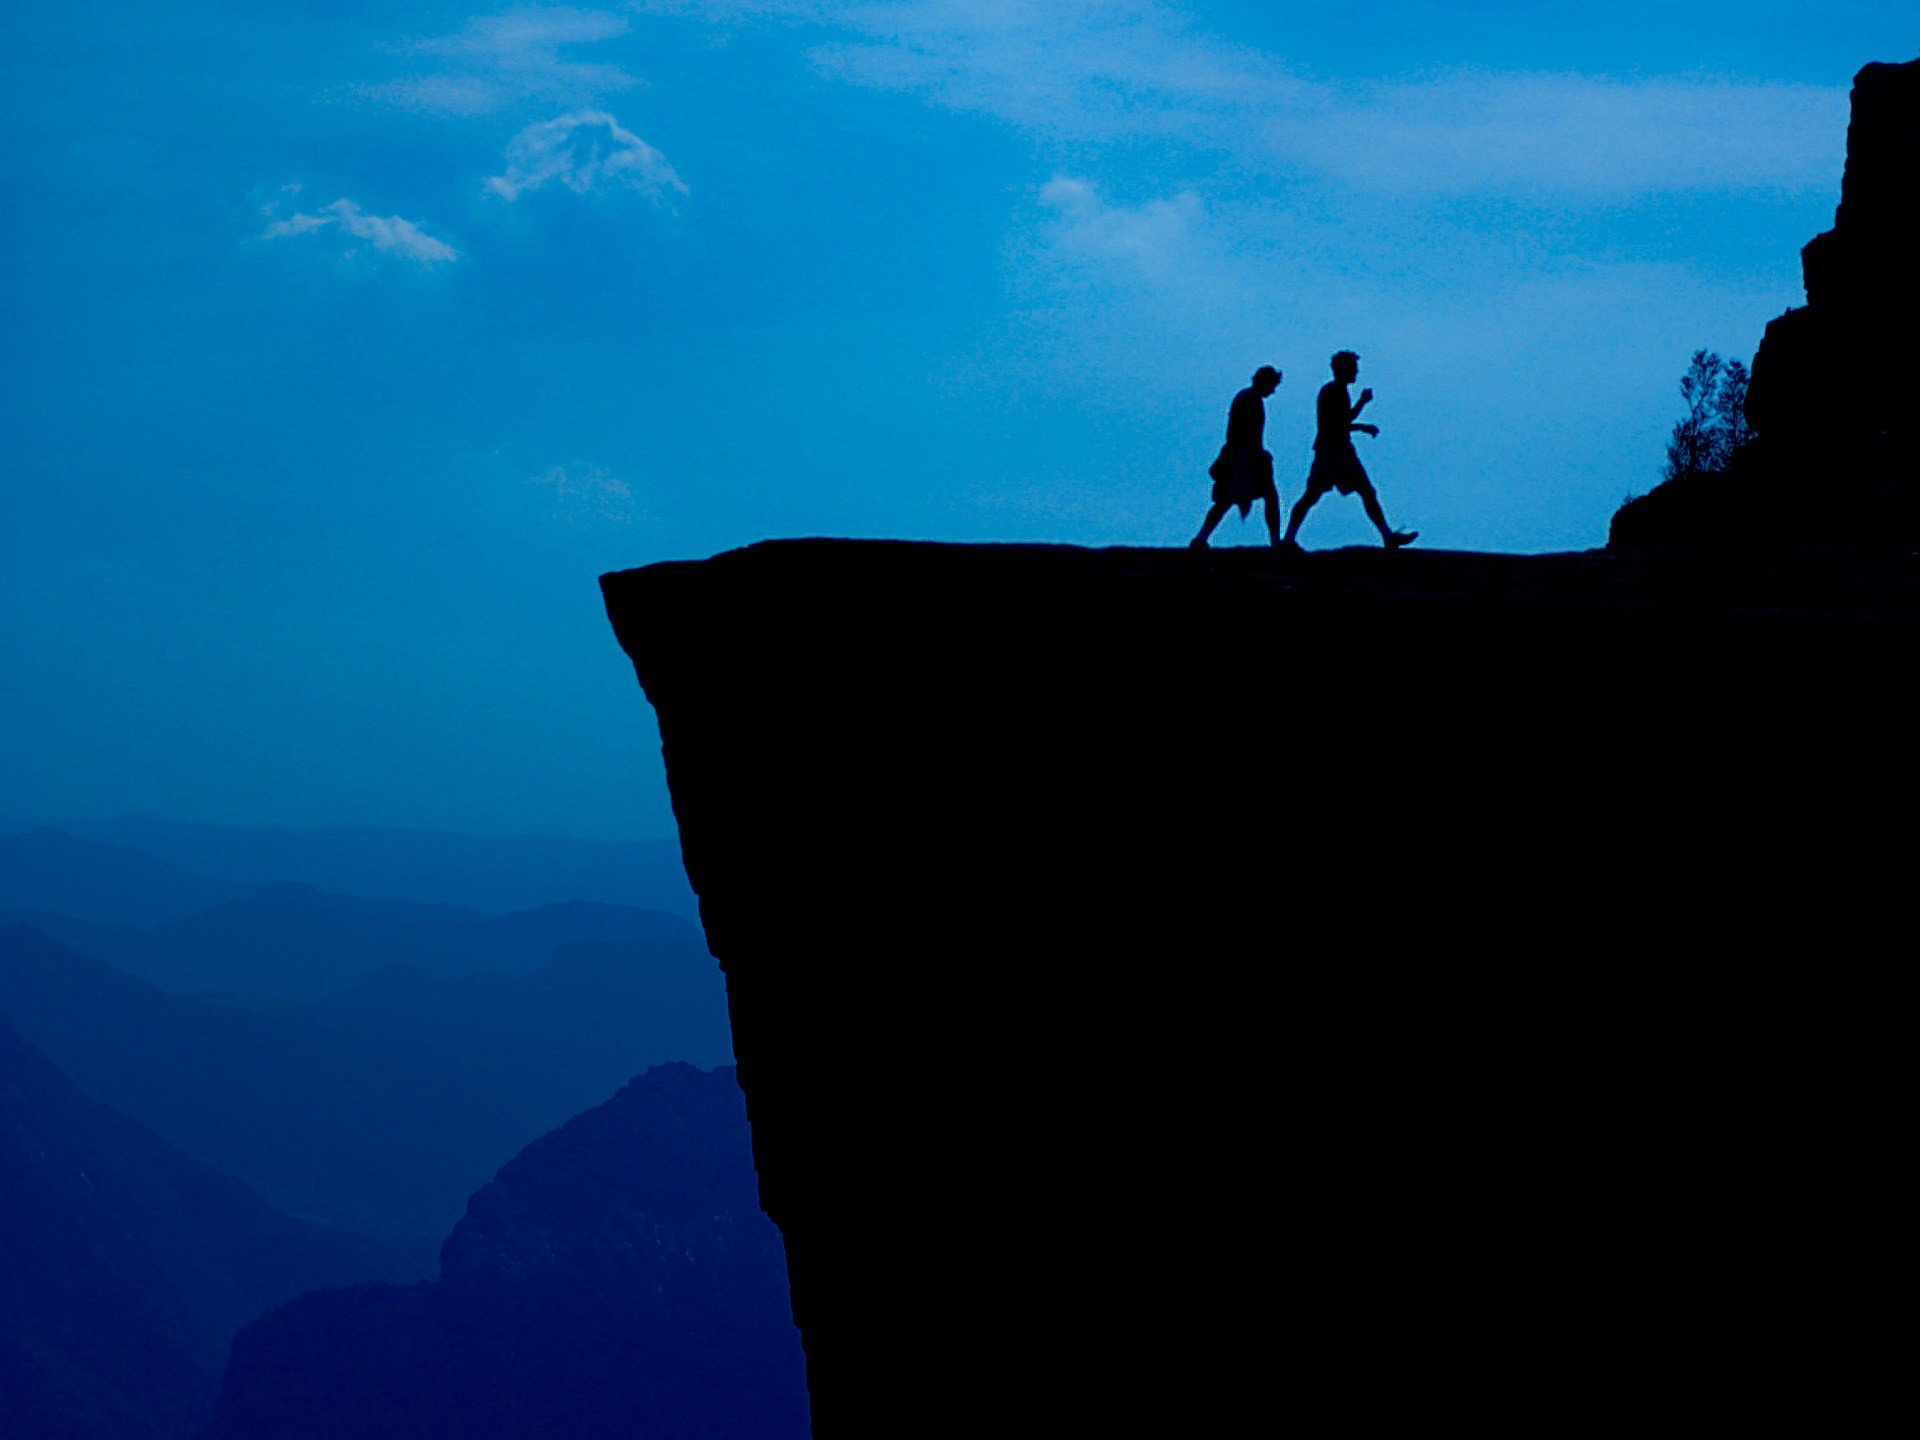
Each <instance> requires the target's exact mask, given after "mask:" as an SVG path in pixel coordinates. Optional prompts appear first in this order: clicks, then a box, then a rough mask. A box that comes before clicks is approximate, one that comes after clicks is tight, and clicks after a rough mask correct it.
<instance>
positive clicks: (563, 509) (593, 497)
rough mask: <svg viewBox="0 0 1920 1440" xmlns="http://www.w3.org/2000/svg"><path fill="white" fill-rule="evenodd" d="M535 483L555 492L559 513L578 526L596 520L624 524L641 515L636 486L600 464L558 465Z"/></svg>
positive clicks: (535, 480) (534, 481)
mask: <svg viewBox="0 0 1920 1440" xmlns="http://www.w3.org/2000/svg"><path fill="white" fill-rule="evenodd" d="M533 483H534V484H536V485H540V486H544V487H545V488H546V489H548V490H550V491H552V492H553V497H554V500H555V502H556V503H557V505H558V509H557V510H556V512H555V513H556V514H557V515H559V516H560V517H561V518H564V519H567V520H571V521H573V522H575V523H580V522H583V521H585V520H590V519H592V520H611V521H613V522H615V523H617V524H622V525H624V524H626V523H627V522H628V521H630V520H632V519H634V518H635V515H636V514H637V511H636V508H635V506H636V501H635V498H634V493H633V487H632V486H631V485H629V484H627V482H626V481H624V480H621V479H619V478H618V477H616V476H614V475H613V474H611V473H609V472H608V471H607V470H605V469H603V468H602V467H600V466H598V465H556V466H554V467H553V468H552V469H551V470H548V471H546V472H544V473H543V474H539V475H536V476H534V477H533Z"/></svg>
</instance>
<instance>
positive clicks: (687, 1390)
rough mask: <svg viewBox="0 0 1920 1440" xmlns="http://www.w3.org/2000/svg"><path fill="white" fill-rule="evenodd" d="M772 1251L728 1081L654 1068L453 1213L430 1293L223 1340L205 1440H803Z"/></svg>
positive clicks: (380, 1299)
mask: <svg viewBox="0 0 1920 1440" xmlns="http://www.w3.org/2000/svg"><path fill="white" fill-rule="evenodd" d="M807 1433H808V1428H807V1394H806V1385H805V1376H804V1368H803V1364H802V1357H801V1351H800V1343H799V1332H798V1331H797V1330H795V1329H794V1327H793V1323H792V1320H791V1318H790V1316H789V1313H788V1301H787V1285H786V1266H785V1259H784V1255H783V1252H782V1249H781V1243H780V1237H779V1234H778V1232H777V1231H775V1229H774V1227H773V1224H772V1222H770V1221H769V1220H768V1219H767V1218H766V1216H765V1215H763V1214H762V1213H761V1211H760V1205H759V1199H758V1194H757V1190H756V1185H755V1179H754V1172H753V1163H752V1158H751V1155H750V1153H749V1140H748V1131H747V1118H746V1107H745V1102H744V1100H743V1099H742V1097H741V1094H740V1090H739V1086H738V1085H737V1083H736V1082H735V1079H734V1073H733V1070H732V1068H731V1067H726V1068H723V1069H718V1070H714V1071H712V1072H703V1071H701V1070H698V1069H696V1068H694V1067H693V1066H689V1065H678V1064H675V1065H663V1066H659V1067H657V1068H655V1069H653V1070H651V1071H649V1072H647V1073H646V1074H645V1075H643V1076H641V1077H639V1078H638V1079H635V1080H633V1081H632V1082H631V1083H630V1084H628V1085H626V1086H625V1087H623V1088H622V1089H621V1090H620V1091H619V1092H618V1093H617V1094H616V1095H614V1096H613V1098H612V1099H610V1100H608V1101H606V1102H605V1103H604V1104H601V1105H599V1106H596V1107H595V1108H593V1109H591V1110H588V1111H586V1112H585V1113H584V1114H581V1115H578V1116H576V1117H575V1118H574V1119H572V1120H570V1121H568V1122H567V1123H566V1124H565V1125H563V1126H561V1127H560V1128H559V1129H557V1130H555V1131H554V1132H553V1133H552V1134H549V1135H546V1136H544V1137H543V1138H541V1139H539V1140H537V1141H535V1142H534V1143H533V1144H531V1145H529V1146H527V1147H526V1149H524V1150H523V1151H521V1152H520V1154H519V1155H517V1156H516V1157H515V1158H514V1159H513V1160H512V1161H510V1162H509V1163H508V1164H507V1165H506V1166H504V1167H503V1168H502V1169H501V1171H500V1173H499V1174H498V1176H496V1177H495V1179H494V1180H493V1182H492V1183H491V1184H489V1185H486V1186H485V1187H483V1188H482V1189H480V1190H479V1191H478V1192H477V1193H476V1194H475V1195H474V1196H473V1198H472V1200H471V1201H470V1202H469V1203H468V1206H467V1213H466V1215H465V1217H464V1218H463V1219H462V1220H460V1222H459V1223H458V1224H457V1225H455V1226H454V1229H453V1233H452V1235H451V1236H450V1237H449V1238H448V1240H447V1243H446V1245H445V1246H444V1247H443V1249H442V1252H441V1277H440V1279H439V1280H438V1281H437V1282H433V1283H429V1284H424V1285H415V1286H406V1287H402V1286H394V1285H362V1286H356V1287H354V1288H353V1289H349V1290H340V1291H332V1292H325V1293H320V1294H313V1295H306V1296H303V1297H301V1298H300V1299H298V1300H295V1301H293V1302H292V1303H290V1304H288V1305H286V1306H284V1307H283V1308H281V1309H279V1310H276V1311H274V1312H273V1313H271V1314H269V1315H267V1316H265V1317H264V1318H262V1319H261V1320H259V1321H256V1322H255V1323H254V1324H253V1325H251V1326H249V1327H248V1328H247V1329H246V1330H245V1331H243V1332H242V1333H241V1335H240V1336H239V1337H238V1338H237V1339H236V1341H235V1343H234V1349H233V1361H232V1365H231V1366H230V1368H229V1370H228V1373H227V1378H226V1382H225V1384H224V1386H223V1388H222V1393H221V1399H220V1407H219V1415H218V1418H217V1420H216V1421H215V1423H214V1425H213V1426H212V1428H211V1429H210V1430H209V1431H208V1432H207V1437H206V1440H349V1437H356V1440H442V1437H451V1436H459V1437H484V1436H497V1437H513V1440H549V1437H550V1440H575V1437H592V1440H805V1437H806V1435H807Z"/></svg>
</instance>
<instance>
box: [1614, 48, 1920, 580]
mask: <svg viewBox="0 0 1920 1440" xmlns="http://www.w3.org/2000/svg"><path fill="white" fill-rule="evenodd" d="M1801 268H1802V273H1803V276H1804V278H1805V284H1806V292H1807V303H1806V305H1805V306H1802V307H1800V308H1798V309H1793V310H1789V311H1787V313H1786V314H1784V315H1782V316H1780V317H1779V318H1778V319H1777V320H1774V321H1773V322H1772V323H1771V324H1769V325H1768V326H1767V331H1766V335H1765V337H1764V338H1763V339H1762V340H1761V342H1760V348H1759V350H1758V351H1757V352H1756V353H1755V355H1754V359H1753V381H1752V385H1751V387H1750V389H1749V390H1748V393H1747V419H1748V421H1749V422H1750V423H1751V424H1752V426H1753V428H1754V432H1755V435H1756V439H1755V440H1754V441H1753V442H1752V443H1751V444H1750V445H1748V446H1747V447H1746V449H1745V450H1744V451H1743V452H1742V453H1741V454H1740V455H1739V457H1738V458H1737V459H1736V460H1735V462H1734V463H1733V465H1732V466H1730V467H1729V469H1728V470H1727V471H1725V472H1724V473H1720V474H1711V475H1697V476H1685V477H1681V478H1679V479H1676V480H1672V481H1669V482H1667V483H1666V484H1664V485H1662V486H1660V487H1658V488H1657V489H1655V490H1654V491H1653V492H1652V493H1650V494H1648V495H1645V496H1643V497H1641V498H1640V499H1637V500H1632V501H1629V502H1628V503H1627V504H1626V506H1624V507H1623V508H1622V509H1621V510H1620V511H1619V513H1618V514H1616V515H1615V516H1614V521H1613V531H1612V543H1614V544H1616V545H1634V544H1648V543H1661V542H1669V543H1670V542H1675V541H1682V542H1686V541H1723V540H1753V539H1761V540H1793V539H1812V540H1849V541H1859V540H1884V539H1899V540H1912V539H1914V538H1916V537H1920V402H1917V401H1916V395H1920V60H1912V61H1909V62H1907V63H1906V64H1904V65H1869V66H1867V67H1866V68H1865V69H1864V70H1862V71H1861V72H1860V73H1859V74H1858V75H1857V76H1856V77H1854V85H1853V119H1852V122H1851V124H1850V125H1849V126H1848V128H1847V166H1846V173H1845V176H1844V178H1843V179H1842V181H1841V190H1840V206H1839V209H1838V211H1837V212H1836V214H1835V216H1834V225H1833V228H1832V229H1831V230H1828V231H1826V232H1825V233H1823V234H1821V235H1818V236H1816V237H1814V239H1813V240H1812V241H1810V242H1809V243H1808V245H1807V246H1806V248H1805V249H1804V250H1802V251H1801Z"/></svg>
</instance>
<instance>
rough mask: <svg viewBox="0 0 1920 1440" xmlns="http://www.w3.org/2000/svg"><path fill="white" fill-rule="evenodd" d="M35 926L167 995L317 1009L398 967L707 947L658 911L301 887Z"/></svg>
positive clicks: (515, 964) (530, 965)
mask: <svg viewBox="0 0 1920 1440" xmlns="http://www.w3.org/2000/svg"><path fill="white" fill-rule="evenodd" d="M6 918H9V919H16V920H20V919H27V918H28V917H25V916H20V915H15V916H9V917H6ZM32 923H34V924H35V925H36V928H39V929H42V930H44V931H46V932H47V933H49V934H51V935H53V936H55V937H56V938H58V939H59V940H61V941H62V942H63V943H66V944H70V945H72V946H74V947H75V948H76V949H81V950H84V951H86V952H87V953H88V954H91V955H94V956H96V957H97V958H99V959H102V960H107V961H110V962H111V963H112V964H114V965H115V966H117V967H119V968H120V969H122V970H125V971H127V972H128V973H129V974H132V975H136V976H138V977H139V978H141V979H143V980H146V981H148V982H149V983H150V984H154V985H158V986H159V987H160V988H162V989H164V990H172V991H175V992H176V993H180V994H189V995H212V996H222V997H229V998H233V999H238V1000H243V1001H267V1002H279V1001H291V1000H309V999H315V998H318V997H320V996H322V995H327V994H330V993H332V992H333V991H336V990H341V989H345V988H347V987H348V986H351V985H353V984H354V983H356V982H357V981H359V980H361V979H363V978H365V977H366V976H367V975H370V974H372V973H373V972H375V971H377V970H380V969H383V968H385V967H387V966H390V965H410V966H414V967H416V968H419V969H422V970H426V971H430V972H435V973H442V974H454V975H458V974H481V973H492V972H513V971H529V970H532V969H534V968H535V967H536V966H538V965H540V964H541V963H543V962H544V961H546V960H547V959H549V958H550V957H551V956H552V955H553V953H554V952H555V951H556V950H557V949H559V948H560V947H562V946H565V945H572V944H579V943H584V942H604V943H625V944H629V945H633V946H640V945H645V944H647V943H649V942H651V941H654V940H673V941H677V942H681V943H683V944H698V943H699V932H698V931H697V930H696V929H695V928H694V926H693V925H692V923H691V922H689V921H687V920H685V919H682V918H681V917H679V916H677V915H670V914H667V913H665V912H663V911H658V910H635V909H632V908H630V907H627V906H623V905H590V904H566V905H546V906H542V907H541V908H540V909H538V910H530V911H519V912H515V913H511V914H507V915H482V914H480V913H479V912H477V911H474V910H471V909H468V908H466V907H464V906H455V905H420V904H415V903H413V902H411V901H405V900H367V899H363V898H361V897H359V896H355V895H329V894H325V893H323V892H321V891H318V890H314V889H312V888H310V887H308V886H305V885H294V884H280V885H269V886H263V887H262V888H261V889H259V890H257V891H255V892H254V893H253V894H251V895H248V896H246V897H245V898H243V899H239V900H233V901H229V902H228V903H225V904H221V905H215V906H212V907H210V908H208V909H206V910H202V911H200V912H198V913H196V914H193V915H188V916H185V917H183V918H181V919H178V920H171V921H168V922H166V923H165V924H160V925H154V926H149V927H146V928H144V929H141V928H134V927H125V926H122V927H103V926H99V925H94V924H87V923H70V922H68V921H66V920H64V919H62V918H58V917H47V916H44V915H36V916H34V917H32Z"/></svg>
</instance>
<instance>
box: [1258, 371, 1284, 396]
mask: <svg viewBox="0 0 1920 1440" xmlns="http://www.w3.org/2000/svg"><path fill="white" fill-rule="evenodd" d="M1253 388H1254V390H1255V391H1256V392H1258V393H1259V394H1261V395H1271V394H1272V393H1273V392H1274V391H1276V390H1278V389H1279V388H1280V372H1279V371H1278V370H1276V369H1274V368H1273V366H1271V365H1262V366H1261V367H1260V368H1259V369H1258V370H1256V371H1254V372H1253Z"/></svg>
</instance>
